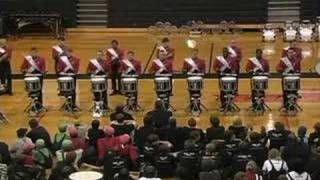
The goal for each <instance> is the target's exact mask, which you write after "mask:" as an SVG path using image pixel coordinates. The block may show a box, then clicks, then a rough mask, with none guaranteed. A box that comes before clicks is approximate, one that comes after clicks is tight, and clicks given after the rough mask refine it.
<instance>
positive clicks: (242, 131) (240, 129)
mask: <svg viewBox="0 0 320 180" xmlns="http://www.w3.org/2000/svg"><path fill="white" fill-rule="evenodd" d="M229 131H232V132H233V133H234V135H235V136H236V138H237V139H241V140H244V139H245V138H246V137H247V133H248V129H247V128H246V127H245V126H243V125H242V121H241V119H240V118H236V119H235V120H234V121H233V122H232V125H231V126H229Z"/></svg>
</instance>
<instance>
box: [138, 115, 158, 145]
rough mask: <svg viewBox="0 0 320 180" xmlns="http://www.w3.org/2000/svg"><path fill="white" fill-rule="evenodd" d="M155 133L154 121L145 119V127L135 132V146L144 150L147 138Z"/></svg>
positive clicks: (148, 118)
mask: <svg viewBox="0 0 320 180" xmlns="http://www.w3.org/2000/svg"><path fill="white" fill-rule="evenodd" d="M153 133H154V126H153V123H152V119H151V118H150V117H149V116H145V117H144V119H143V126H142V127H140V128H138V129H137V130H136V131H135V138H134V140H135V144H136V145H137V147H138V148H139V149H140V150H142V149H143V147H144V144H145V142H146V140H147V137H148V136H149V135H150V134H153Z"/></svg>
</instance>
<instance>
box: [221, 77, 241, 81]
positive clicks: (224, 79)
mask: <svg viewBox="0 0 320 180" xmlns="http://www.w3.org/2000/svg"><path fill="white" fill-rule="evenodd" d="M221 80H222V81H236V80H237V78H235V77H222V78H221Z"/></svg>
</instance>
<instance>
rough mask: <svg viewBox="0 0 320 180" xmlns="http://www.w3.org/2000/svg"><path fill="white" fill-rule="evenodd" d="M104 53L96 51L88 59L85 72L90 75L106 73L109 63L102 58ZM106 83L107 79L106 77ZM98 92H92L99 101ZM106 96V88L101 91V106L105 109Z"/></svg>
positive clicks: (106, 104) (106, 106)
mask: <svg viewBox="0 0 320 180" xmlns="http://www.w3.org/2000/svg"><path fill="white" fill-rule="evenodd" d="M103 56H104V54H103V51H102V50H98V51H97V55H96V57H95V58H93V59H91V60H90V61H89V64H88V67H87V73H88V74H90V75H91V76H101V75H107V74H108V73H109V71H110V67H109V64H108V62H107V60H106V59H104V58H103ZM106 83H108V82H107V79H106ZM99 98H100V94H99V93H94V99H95V101H100V99H99ZM107 98H108V96H107V90H105V91H104V92H102V101H103V103H104V104H103V108H104V110H106V109H107V108H108V99H107Z"/></svg>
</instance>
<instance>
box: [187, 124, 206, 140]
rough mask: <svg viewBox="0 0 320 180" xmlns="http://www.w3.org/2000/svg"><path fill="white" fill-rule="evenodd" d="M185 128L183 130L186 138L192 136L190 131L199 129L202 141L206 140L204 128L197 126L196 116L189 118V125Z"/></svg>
mask: <svg viewBox="0 0 320 180" xmlns="http://www.w3.org/2000/svg"><path fill="white" fill-rule="evenodd" d="M183 129H184V130H183V131H184V135H185V138H186V139H188V138H190V133H191V132H192V131H198V132H199V134H200V141H201V142H204V140H205V134H204V132H203V131H202V129H200V128H198V127H197V121H196V120H195V119H194V118H190V119H189V120H188V126H186V127H184V128H183Z"/></svg>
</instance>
